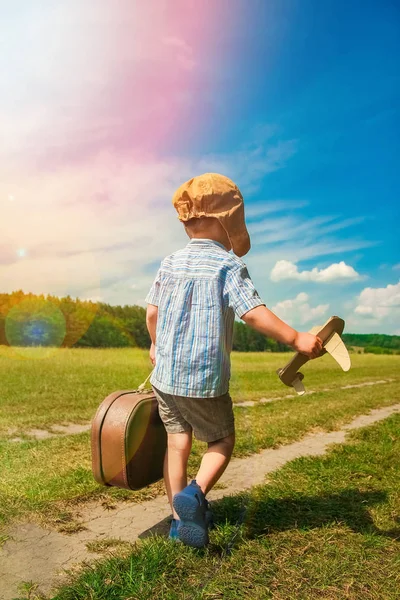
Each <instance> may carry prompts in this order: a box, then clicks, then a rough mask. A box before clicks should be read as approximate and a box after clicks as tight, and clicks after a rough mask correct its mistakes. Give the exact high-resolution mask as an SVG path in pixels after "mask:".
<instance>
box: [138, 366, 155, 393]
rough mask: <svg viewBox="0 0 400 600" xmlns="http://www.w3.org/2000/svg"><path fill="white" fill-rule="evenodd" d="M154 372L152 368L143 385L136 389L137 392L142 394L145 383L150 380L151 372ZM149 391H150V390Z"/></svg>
mask: <svg viewBox="0 0 400 600" xmlns="http://www.w3.org/2000/svg"><path fill="white" fill-rule="evenodd" d="M153 371H154V368H153V369H152V371H151V372H150V373H149V375H148V376H147V378H146V379H145V380H144V381H143V383H141V384H140V385H139V387H138V389H137V391H138V392H142V391H143V390H144V386H145V385H146V383H147V382H148V380H149V379H150V376H151V374H152V372H153ZM150 391H151V390H150Z"/></svg>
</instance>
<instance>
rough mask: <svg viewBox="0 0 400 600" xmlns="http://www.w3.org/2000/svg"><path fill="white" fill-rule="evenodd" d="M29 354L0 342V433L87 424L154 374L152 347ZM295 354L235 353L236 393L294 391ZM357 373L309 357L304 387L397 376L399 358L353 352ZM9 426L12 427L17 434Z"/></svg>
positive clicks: (237, 397)
mask: <svg viewBox="0 0 400 600" xmlns="http://www.w3.org/2000/svg"><path fill="white" fill-rule="evenodd" d="M29 356H30V358H29V359H27V358H25V359H24V358H22V357H21V356H20V355H18V354H15V352H14V351H13V350H12V349H10V348H6V347H5V346H0V379H1V383H2V394H1V398H0V438H3V439H7V438H8V437H12V436H16V435H20V434H21V433H23V432H24V431H26V430H27V429H29V428H32V427H38V428H48V427H49V426H51V425H53V424H62V423H65V422H68V423H71V422H73V423H86V422H88V421H90V420H91V419H92V417H93V415H94V413H95V411H96V409H97V407H98V405H99V404H100V402H101V401H102V400H103V399H104V398H105V397H106V396H107V395H108V394H109V393H111V392H113V391H115V390H118V389H132V388H136V387H137V386H138V385H139V384H141V383H142V382H143V381H144V380H145V379H146V377H147V375H148V374H149V373H150V370H151V364H150V360H149V357H148V352H147V351H146V350H140V349H136V348H128V349H80V348H78V349H69V348H65V349H54V350H50V351H49V350H47V349H46V352H45V353H44V356H45V358H40V356H43V352H41V349H40V348H33V349H29ZM291 356H292V354H272V353H268V352H266V353H254V352H250V353H235V352H234V353H232V377H231V388H230V389H231V395H232V397H233V400H234V401H236V402H239V401H243V400H258V399H259V398H261V397H263V396H267V397H278V396H283V395H285V394H288V393H291V391H293V390H291V389H290V388H288V387H286V386H284V385H283V384H282V383H281V382H280V381H279V378H278V377H277V375H276V370H277V369H278V368H279V367H282V366H284V365H285V364H286V362H287V361H288V359H289V357H291ZM351 358H352V363H353V365H352V370H351V371H350V372H348V373H344V372H343V371H341V369H340V368H339V367H338V366H337V365H336V363H335V361H334V360H333V359H331V358H330V357H328V356H324V357H323V358H321V359H320V360H315V361H310V362H309V363H307V365H305V366H304V368H303V369H302V371H303V372H304V374H305V386H306V389H309V390H310V389H313V390H315V389H317V390H318V389H322V388H324V387H335V388H336V387H338V386H342V385H347V384H349V383H360V382H363V381H371V380H378V379H385V378H390V377H391V378H398V377H399V375H398V374H399V366H400V356H372V355H357V354H353V355H352V357H351ZM10 429H12V430H13V431H12V432H11V431H10Z"/></svg>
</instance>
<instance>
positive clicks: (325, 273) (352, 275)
mask: <svg viewBox="0 0 400 600" xmlns="http://www.w3.org/2000/svg"><path fill="white" fill-rule="evenodd" d="M270 277H271V280H272V281H282V280H285V279H296V280H298V281H316V282H320V283H331V282H333V281H343V280H346V281H349V280H350V281H358V280H360V279H361V275H359V273H357V271H355V270H354V269H353V267H351V266H350V265H346V263H345V262H344V261H340V262H339V263H333V264H331V265H329V267H326V268H325V269H318V268H317V267H314V269H312V270H311V271H299V270H298V267H297V265H296V264H295V263H293V262H291V261H289V260H278V261H277V262H276V264H275V266H274V268H273V269H272V271H271V276H270Z"/></svg>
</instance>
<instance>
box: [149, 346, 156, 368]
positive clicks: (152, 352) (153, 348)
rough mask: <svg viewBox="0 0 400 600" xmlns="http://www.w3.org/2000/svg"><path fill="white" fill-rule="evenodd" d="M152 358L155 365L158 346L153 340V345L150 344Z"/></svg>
mask: <svg viewBox="0 0 400 600" xmlns="http://www.w3.org/2000/svg"><path fill="white" fill-rule="evenodd" d="M150 360H151V362H152V363H153V365H155V364H156V347H155V345H154V344H153V342H152V343H151V346H150Z"/></svg>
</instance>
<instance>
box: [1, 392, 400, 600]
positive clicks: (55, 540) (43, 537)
mask: <svg viewBox="0 0 400 600" xmlns="http://www.w3.org/2000/svg"><path fill="white" fill-rule="evenodd" d="M399 412H400V403H399V404H395V405H392V406H387V407H384V408H380V409H374V410H371V411H370V413H369V414H366V415H361V416H358V417H356V418H355V419H353V421H351V422H350V423H348V424H347V425H345V426H344V427H343V428H342V429H341V430H339V431H332V432H329V433H326V432H318V433H312V434H309V435H306V436H305V437H303V438H302V439H301V440H299V441H297V442H294V443H292V444H287V445H284V446H281V447H279V448H277V449H271V450H263V451H262V452H260V453H259V454H254V455H252V456H250V457H248V458H242V459H233V460H232V461H231V463H230V464H229V466H228V468H227V470H226V472H225V473H224V475H223V477H222V478H221V480H220V481H221V483H222V484H223V485H224V487H223V489H216V490H213V491H212V492H211V493H210V494H209V496H208V497H209V499H210V500H211V501H213V500H217V499H219V498H222V497H223V496H226V495H231V494H235V493H237V492H239V491H240V490H243V489H246V488H249V487H251V486H254V485H257V484H260V483H263V482H264V481H265V476H266V475H267V474H268V473H271V472H272V471H275V470H276V469H279V468H280V467H282V466H283V465H284V464H285V463H286V462H288V461H290V460H293V459H295V458H298V457H300V456H317V455H321V454H324V453H325V452H326V450H327V447H328V446H329V445H330V444H333V443H342V442H344V441H345V437H346V433H347V431H349V430H351V429H357V428H359V427H364V426H365V425H370V424H372V423H375V422H377V421H381V420H382V419H385V418H386V417H388V416H390V415H391V414H393V413H399ZM169 517H170V508H169V505H168V502H167V498H166V496H161V497H158V498H155V499H153V500H148V501H146V502H142V503H141V504H130V503H128V504H127V503H126V502H125V503H120V504H117V507H116V508H115V509H114V510H111V511H110V510H109V509H107V508H106V507H104V506H102V505H100V506H99V503H98V502H91V503H87V504H86V505H85V506H84V507H83V508H82V509H81V510H80V519H81V521H82V524H83V525H84V527H85V529H84V530H82V531H79V532H77V533H75V534H73V535H66V534H62V533H59V532H57V531H51V530H47V529H43V528H41V527H39V526H38V525H35V524H32V523H25V524H21V525H19V526H17V527H15V528H13V529H11V530H10V531H9V532H8V535H10V536H11V538H10V539H8V540H7V541H6V542H5V543H4V545H3V547H2V548H1V549H0V581H1V591H0V598H1V599H2V600H11V599H12V598H15V596H17V595H18V594H17V586H18V584H19V583H21V582H22V581H33V582H37V583H38V584H39V586H38V588H37V590H38V591H41V592H43V593H47V594H48V593H50V592H51V589H52V588H53V586H55V585H57V584H59V583H60V582H62V581H63V580H64V579H65V573H64V571H63V569H71V568H73V567H74V566H76V565H78V564H79V563H81V562H82V561H84V560H85V561H91V560H93V559H97V558H98V555H96V554H93V553H92V552H89V551H88V549H87V547H86V544H87V543H88V542H94V541H97V542H98V541H101V540H103V539H108V538H119V539H120V540H123V541H127V542H134V541H135V540H137V539H138V537H145V536H146V535H149V534H150V533H154V532H158V533H167V531H168V527H169V524H168V519H169ZM150 530H151V531H150Z"/></svg>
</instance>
